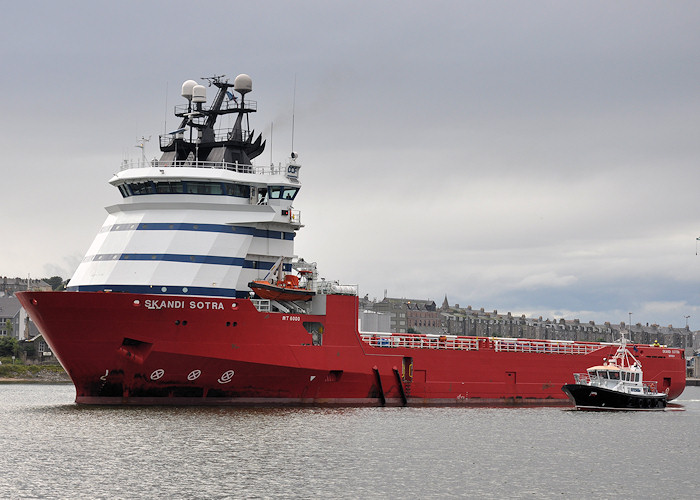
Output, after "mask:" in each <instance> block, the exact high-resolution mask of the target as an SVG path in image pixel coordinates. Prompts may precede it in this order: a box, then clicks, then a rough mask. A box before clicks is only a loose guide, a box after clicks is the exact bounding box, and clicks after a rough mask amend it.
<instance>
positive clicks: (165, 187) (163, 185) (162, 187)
mask: <svg viewBox="0 0 700 500" xmlns="http://www.w3.org/2000/svg"><path fill="white" fill-rule="evenodd" d="M155 185H156V193H160V194H170V193H182V182H156V183H155Z"/></svg>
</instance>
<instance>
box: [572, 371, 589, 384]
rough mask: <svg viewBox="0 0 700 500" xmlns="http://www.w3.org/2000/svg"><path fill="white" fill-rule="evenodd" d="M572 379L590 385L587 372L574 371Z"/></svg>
mask: <svg viewBox="0 0 700 500" xmlns="http://www.w3.org/2000/svg"><path fill="white" fill-rule="evenodd" d="M574 381H575V382H576V383H577V384H582V385H591V377H590V376H589V375H588V373H574Z"/></svg>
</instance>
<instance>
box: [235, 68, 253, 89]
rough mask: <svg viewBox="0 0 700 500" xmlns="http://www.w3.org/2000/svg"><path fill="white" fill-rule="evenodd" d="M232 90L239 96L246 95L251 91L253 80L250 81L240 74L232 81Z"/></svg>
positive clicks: (246, 76)
mask: <svg viewBox="0 0 700 500" xmlns="http://www.w3.org/2000/svg"><path fill="white" fill-rule="evenodd" d="M233 90H235V91H236V92H238V93H239V94H247V93H248V92H250V91H251V90H253V80H251V79H250V77H249V76H248V75H246V74H245V73H243V74H240V75H238V76H237V77H236V79H235V80H234V81H233Z"/></svg>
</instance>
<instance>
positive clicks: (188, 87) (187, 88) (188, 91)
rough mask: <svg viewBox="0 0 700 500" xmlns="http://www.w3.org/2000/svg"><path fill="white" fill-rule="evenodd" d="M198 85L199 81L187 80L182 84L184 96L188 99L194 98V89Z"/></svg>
mask: <svg viewBox="0 0 700 500" xmlns="http://www.w3.org/2000/svg"><path fill="white" fill-rule="evenodd" d="M195 85H197V82H195V81H194V80H187V81H186V82H185V83H183V84H182V93H181V95H182V97H186V98H187V99H192V89H194V86H195Z"/></svg>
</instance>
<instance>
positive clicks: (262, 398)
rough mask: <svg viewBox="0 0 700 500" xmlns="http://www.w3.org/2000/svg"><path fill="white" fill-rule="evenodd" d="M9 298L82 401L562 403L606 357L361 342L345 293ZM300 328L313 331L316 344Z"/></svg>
mask: <svg viewBox="0 0 700 500" xmlns="http://www.w3.org/2000/svg"><path fill="white" fill-rule="evenodd" d="M18 297H19V299H20V302H21V303H22V305H23V306H24V307H25V309H26V310H27V311H28V312H29V314H30V316H31V317H32V319H33V320H34V322H35V323H36V324H37V326H38V327H39V330H40V331H41V332H42V333H43V334H44V337H45V339H46V341H47V342H48V344H49V345H50V346H51V349H52V350H53V352H54V353H55V354H56V356H57V358H58V359H59V361H60V362H61V364H62V365H63V367H64V368H65V369H66V371H67V372H68V374H69V375H70V377H71V379H72V380H73V383H74V384H75V387H76V402H78V403H85V404H190V405H191V404H194V405H207V404H211V405H215V404H225V405H236V404H241V405H251V404H291V405H299V404H311V405H323V404H340V405H384V404H386V405H405V404H408V405H416V404H429V405H469V404H486V405H491V404H517V405H525V404H553V405H556V404H561V405H566V404H569V403H568V399H567V397H566V395H565V394H564V393H563V392H562V390H561V387H562V385H564V384H566V383H570V382H571V381H572V379H573V373H575V372H581V371H585V369H586V368H587V367H589V366H592V365H595V364H600V363H601V362H602V360H603V358H604V357H610V356H612V355H613V354H614V352H615V349H616V347H615V346H614V345H610V344H591V343H587V344H585V346H586V349H587V350H588V351H589V352H588V353H587V354H572V353H561V352H558V351H556V350H551V349H546V350H545V349H543V350H542V352H534V351H533V350H529V351H527V352H525V351H517V350H515V351H513V352H509V351H505V350H503V349H501V350H499V349H496V348H495V347H494V345H495V344H494V341H493V340H492V339H483V338H482V339H474V338H467V337H464V338H461V339H464V341H465V342H466V341H467V340H468V341H469V342H470V343H471V344H470V345H472V348H470V349H462V348H452V349H448V348H446V346H445V342H440V343H437V344H436V343H435V342H433V343H432V344H425V345H420V344H419V345H413V346H412V347H402V346H398V347H397V346H394V347H388V346H387V347H383V346H377V344H376V343H375V344H374V345H370V343H368V342H366V341H364V340H363V338H362V336H361V335H360V333H359V332H358V329H357V312H358V311H357V307H358V305H357V304H358V301H357V297H354V296H341V295H328V296H326V304H325V314H282V313H276V312H261V311H258V310H257V309H256V308H255V306H254V304H253V303H252V302H251V301H250V300H248V299H230V298H212V297H194V298H192V297H181V296H160V295H140V294H130V293H100V292H23V293H19V294H18ZM309 325H319V326H320V327H321V328H320V331H321V332H322V340H321V341H320V344H321V345H314V344H318V343H319V342H315V340H314V339H313V338H312V334H311V333H309ZM433 340H435V339H433ZM440 340H441V341H442V340H443V339H440ZM514 340H515V339H514ZM513 344H515V342H513ZM542 345H545V344H542ZM576 345H584V343H580V344H578V343H577V344H576ZM638 347H639V352H638V353H637V354H636V356H637V357H638V359H639V360H640V361H641V363H642V364H643V366H644V373H645V379H648V380H656V381H657V384H658V387H659V388H660V390H661V391H664V390H668V398H669V399H673V398H676V397H678V396H679V395H680V394H681V393H682V392H683V389H684V388H685V359H684V355H683V350H682V349H671V348H664V347H652V346H647V345H643V346H638Z"/></svg>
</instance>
